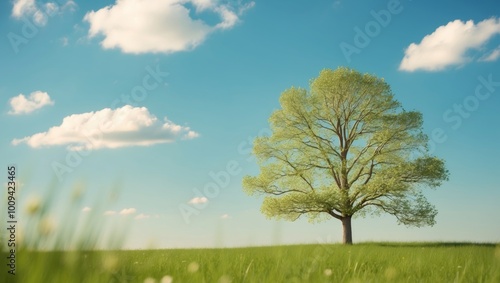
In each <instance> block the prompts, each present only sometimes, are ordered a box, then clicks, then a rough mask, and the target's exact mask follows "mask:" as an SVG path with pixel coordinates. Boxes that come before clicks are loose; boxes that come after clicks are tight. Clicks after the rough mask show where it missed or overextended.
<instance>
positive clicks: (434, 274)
mask: <svg viewBox="0 0 500 283" xmlns="http://www.w3.org/2000/svg"><path fill="white" fill-rule="evenodd" d="M2 258H5V256H4V254H2ZM17 268H18V269H17V275H16V276H15V277H16V278H17V282H23V283H24V282H26V283H30V282H145V280H146V279H147V278H150V281H151V279H155V280H156V282H161V279H162V278H163V277H164V276H167V275H168V276H170V277H172V278H173V281H172V282H500V246H498V245H497V246H495V245H494V244H469V243H361V244H356V245H353V246H342V245H296V246H276V247H249V248H231V249H173V250H136V251H88V252H85V251H78V252H28V251H21V252H20V253H19V254H18V262H17ZM3 273H4V275H5V274H6V273H5V272H3ZM4 275H2V276H1V277H0V278H2V277H4ZM4 278H5V279H6V280H7V279H12V277H11V276H9V277H4ZM165 279H166V278H165ZM2 282H11V281H2ZM146 282H147V281H146ZM151 282H153V281H151ZM165 282H167V280H165Z"/></svg>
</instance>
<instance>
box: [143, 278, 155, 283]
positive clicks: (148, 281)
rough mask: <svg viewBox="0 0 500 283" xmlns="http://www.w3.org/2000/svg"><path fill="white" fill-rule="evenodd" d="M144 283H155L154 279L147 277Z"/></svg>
mask: <svg viewBox="0 0 500 283" xmlns="http://www.w3.org/2000/svg"><path fill="white" fill-rule="evenodd" d="M144 283H156V279H154V278H151V277H148V278H146V279H144Z"/></svg>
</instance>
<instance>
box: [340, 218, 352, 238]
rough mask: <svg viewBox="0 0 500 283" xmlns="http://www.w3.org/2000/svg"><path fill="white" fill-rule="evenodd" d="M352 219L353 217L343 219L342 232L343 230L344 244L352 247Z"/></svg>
mask: <svg viewBox="0 0 500 283" xmlns="http://www.w3.org/2000/svg"><path fill="white" fill-rule="evenodd" d="M351 217H352V216H345V217H343V218H342V230H343V237H342V243H343V244H347V245H352V227H351Z"/></svg>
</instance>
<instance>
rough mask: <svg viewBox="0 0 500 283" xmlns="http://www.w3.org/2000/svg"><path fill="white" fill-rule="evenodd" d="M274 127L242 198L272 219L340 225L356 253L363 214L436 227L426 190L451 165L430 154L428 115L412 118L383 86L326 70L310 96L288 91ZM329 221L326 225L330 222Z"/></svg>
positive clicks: (259, 146)
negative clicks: (357, 222) (355, 220)
mask: <svg viewBox="0 0 500 283" xmlns="http://www.w3.org/2000/svg"><path fill="white" fill-rule="evenodd" d="M280 104H281V109H279V110H276V111H275V112H274V113H273V114H272V115H271V117H270V119H269V123H270V128H271V131H272V134H271V136H261V137H257V138H256V139H255V141H254V145H253V146H254V147H253V153H254V155H255V156H256V157H257V161H258V164H259V166H260V173H259V174H258V175H257V176H245V177H244V179H243V187H244V190H245V191H246V192H247V193H248V194H250V195H254V194H263V195H265V198H264V202H263V205H262V212H263V213H264V214H265V215H266V216H268V217H275V218H282V219H286V220H291V221H293V220H296V219H297V218H299V217H300V216H301V215H307V216H308V217H309V219H310V220H322V219H327V218H329V217H334V218H336V219H338V220H340V221H342V224H343V228H344V229H343V230H344V234H343V240H344V243H349V244H350V243H352V228H351V218H352V216H353V215H355V214H359V215H364V214H365V213H367V212H369V213H378V212H385V213H389V214H392V215H394V216H395V217H396V218H397V220H398V222H399V223H402V224H405V225H411V226H417V227H420V226H423V225H433V224H434V223H435V220H434V218H435V216H436V214H437V211H436V209H435V208H434V206H433V205H431V204H430V203H429V202H428V201H427V200H426V198H425V197H424V195H423V194H422V189H423V188H425V187H431V188H433V187H437V186H440V184H441V182H442V181H444V180H447V178H448V171H447V170H446V168H445V165H444V161H443V160H441V159H438V158H436V157H433V156H431V155H430V154H429V152H428V147H427V142H428V137H427V135H425V134H424V133H423V130H422V123H423V119H422V114H421V113H420V112H417V111H405V110H404V109H403V108H402V107H401V104H400V103H399V102H398V101H397V100H395V99H394V95H393V93H392V92H391V89H390V86H389V85H388V84H387V83H386V82H385V81H384V80H383V79H381V78H377V77H375V76H373V75H369V74H361V73H359V72H357V71H355V70H352V69H349V68H338V69H337V70H330V69H325V70H323V71H321V73H320V75H319V77H317V78H316V79H314V80H312V81H311V84H310V91H307V90H306V89H303V88H294V87H292V88H290V89H288V90H286V91H284V92H283V93H282V95H281V97H280ZM322 216H326V217H322Z"/></svg>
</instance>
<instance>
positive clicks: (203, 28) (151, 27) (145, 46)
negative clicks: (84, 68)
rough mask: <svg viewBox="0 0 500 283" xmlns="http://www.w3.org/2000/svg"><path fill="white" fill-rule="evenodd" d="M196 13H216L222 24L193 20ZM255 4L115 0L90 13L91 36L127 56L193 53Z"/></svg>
mask: <svg viewBox="0 0 500 283" xmlns="http://www.w3.org/2000/svg"><path fill="white" fill-rule="evenodd" d="M187 4H189V5H192V6H194V10H195V12H196V13H201V12H205V13H214V14H216V15H218V16H219V18H220V22H219V23H217V24H215V25H210V24H208V23H206V22H204V21H203V20H202V19H199V18H197V19H193V18H192V17H191V15H190V12H191V11H190V9H189V7H188V6H187ZM253 5H254V2H250V3H249V4H246V5H239V7H233V6H230V5H228V4H219V2H218V1H217V0H149V1H144V0H116V2H115V3H114V4H113V5H109V6H106V7H104V8H102V9H99V10H97V11H91V12H88V13H87V14H86V15H85V17H84V20H85V21H87V22H88V23H89V24H90V28H89V33H88V34H89V37H95V36H97V35H102V36H103V37H104V38H103V40H102V41H101V46H102V47H103V48H105V49H112V48H119V49H121V50H122V51H123V52H124V53H135V54H137V53H172V52H177V51H182V50H190V49H192V48H194V47H196V46H197V45H199V44H200V43H201V42H203V41H204V40H205V38H206V37H207V36H208V35H209V34H210V33H211V32H213V31H215V30H222V29H229V28H231V27H233V26H234V25H235V24H236V23H237V22H238V20H239V16H240V15H241V14H242V13H243V12H244V11H245V10H247V9H248V8H251V7H252V6H253Z"/></svg>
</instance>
